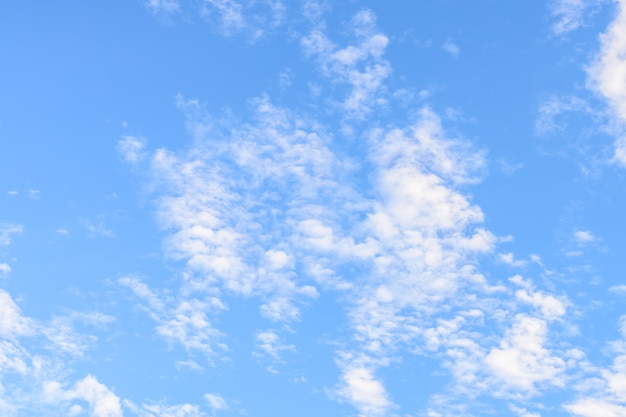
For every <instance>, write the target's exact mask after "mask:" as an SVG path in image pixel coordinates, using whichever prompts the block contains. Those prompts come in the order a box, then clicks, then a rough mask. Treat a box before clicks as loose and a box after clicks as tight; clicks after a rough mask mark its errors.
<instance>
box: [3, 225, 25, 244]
mask: <svg viewBox="0 0 626 417" xmlns="http://www.w3.org/2000/svg"><path fill="white" fill-rule="evenodd" d="M19 233H22V226H21V225H19V224H8V223H0V245H4V246H7V245H10V244H11V236H12V235H14V234H19Z"/></svg>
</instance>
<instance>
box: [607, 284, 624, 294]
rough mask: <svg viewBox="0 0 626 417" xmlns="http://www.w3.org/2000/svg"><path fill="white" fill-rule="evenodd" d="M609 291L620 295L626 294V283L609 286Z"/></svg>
mask: <svg viewBox="0 0 626 417" xmlns="http://www.w3.org/2000/svg"><path fill="white" fill-rule="evenodd" d="M609 291H610V292H612V293H615V294H618V295H626V285H623V284H622V285H613V286H611V287H609Z"/></svg>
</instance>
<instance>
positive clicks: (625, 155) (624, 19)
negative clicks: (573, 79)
mask: <svg viewBox="0 0 626 417" xmlns="http://www.w3.org/2000/svg"><path fill="white" fill-rule="evenodd" d="M615 3H616V6H617V13H616V16H615V19H614V20H613V21H612V22H611V24H610V25H609V27H608V29H607V30H606V32H604V33H603V34H602V35H601V36H600V41H601V48H600V52H599V53H598V55H597V56H596V58H595V61H594V62H593V64H592V65H591V66H590V67H589V84H590V87H591V88H592V89H593V90H594V91H595V92H596V93H598V94H599V95H600V96H602V97H603V98H604V99H605V100H606V101H607V103H608V105H609V108H610V112H611V116H612V118H613V125H614V126H613V130H614V131H615V133H616V136H617V139H616V140H615V152H614V160H615V162H617V163H619V164H621V165H624V166H626V79H625V78H624V76H623V74H624V71H626V59H625V58H624V56H626V1H624V0H615Z"/></svg>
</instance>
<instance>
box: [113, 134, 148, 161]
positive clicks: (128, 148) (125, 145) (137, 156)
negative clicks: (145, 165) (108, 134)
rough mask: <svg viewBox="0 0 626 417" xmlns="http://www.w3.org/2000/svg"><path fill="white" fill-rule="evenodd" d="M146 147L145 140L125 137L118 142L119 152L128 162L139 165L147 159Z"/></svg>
mask: <svg viewBox="0 0 626 417" xmlns="http://www.w3.org/2000/svg"><path fill="white" fill-rule="evenodd" d="M146 145H147V141H146V139H145V138H141V137H139V138H138V137H135V136H123V137H122V139H120V140H119V141H118V142H117V151H118V152H119V153H120V155H121V156H122V158H124V160H125V161H126V162H128V163H130V164H137V163H139V162H141V161H142V160H143V159H144V158H145V157H146V150H145V149H146Z"/></svg>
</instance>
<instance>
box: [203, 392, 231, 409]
mask: <svg viewBox="0 0 626 417" xmlns="http://www.w3.org/2000/svg"><path fill="white" fill-rule="evenodd" d="M204 399H205V400H206V401H207V402H208V403H209V407H211V408H212V409H213V410H215V411H222V410H228V403H227V402H226V400H225V399H224V398H223V397H222V396H221V395H219V394H215V393H206V394H204Z"/></svg>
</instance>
